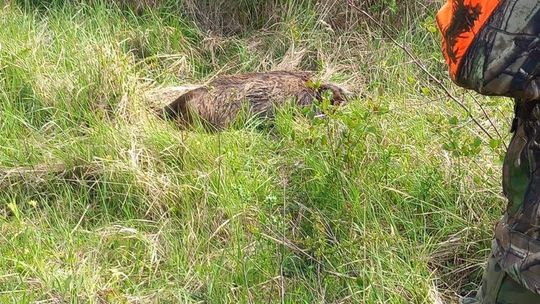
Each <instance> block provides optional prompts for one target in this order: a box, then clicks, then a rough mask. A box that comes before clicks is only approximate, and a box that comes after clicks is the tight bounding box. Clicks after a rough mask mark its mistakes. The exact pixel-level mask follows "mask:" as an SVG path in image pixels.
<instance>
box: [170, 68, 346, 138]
mask: <svg viewBox="0 0 540 304" xmlns="http://www.w3.org/2000/svg"><path fill="white" fill-rule="evenodd" d="M326 90H330V91H331V92H332V95H331V96H332V100H331V102H332V104H334V105H339V104H342V103H344V102H345V94H344V92H343V90H342V89H341V88H339V87H337V86H335V85H331V84H323V85H320V86H318V87H317V88H316V87H315V85H314V83H313V81H312V79H311V74H310V73H307V72H286V71H276V72H266V73H249V74H239V75H233V76H221V77H218V78H217V79H215V80H213V81H211V82H210V83H209V84H208V85H206V86H203V87H199V88H197V89H194V90H191V91H189V92H187V93H185V94H182V95H181V96H180V97H178V98H177V99H176V100H175V101H173V102H172V103H170V104H169V105H167V106H166V107H165V108H164V109H163V111H162V113H161V114H162V115H163V116H164V118H169V119H177V120H178V121H179V122H180V123H181V124H182V125H189V124H191V123H193V118H194V117H195V115H196V116H198V117H200V118H201V120H202V121H203V122H204V123H205V124H209V125H210V126H211V127H213V128H216V129H221V128H225V127H227V126H228V125H229V124H230V123H231V122H233V121H234V119H235V118H236V117H237V116H238V114H239V112H240V111H241V110H242V109H243V108H245V109H247V110H249V113H251V114H254V115H257V116H259V117H272V116H273V115H274V109H275V107H276V106H280V105H283V104H285V102H286V101H287V100H289V99H292V100H294V102H295V103H296V104H297V105H299V106H306V105H309V104H311V103H312V102H313V101H314V100H319V101H320V100H321V99H322V94H323V92H324V91H326ZM194 114H195V115H194Z"/></svg>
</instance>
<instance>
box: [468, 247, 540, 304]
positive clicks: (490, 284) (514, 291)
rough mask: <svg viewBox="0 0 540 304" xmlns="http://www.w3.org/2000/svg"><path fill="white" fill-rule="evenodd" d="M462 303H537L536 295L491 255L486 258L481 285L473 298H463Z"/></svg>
mask: <svg viewBox="0 0 540 304" xmlns="http://www.w3.org/2000/svg"><path fill="white" fill-rule="evenodd" d="M461 303H462V304H538V303H540V295H537V294H535V293H533V292H531V291H530V290H528V289H527V288H525V287H523V286H522V285H521V284H519V283H518V282H516V281H515V280H513V279H512V278H511V277H510V276H509V275H507V274H506V273H505V272H504V271H503V270H502V269H501V267H500V266H499V264H497V261H496V260H495V258H494V257H493V256H491V257H490V258H489V259H488V262H487V265H486V269H485V271H484V277H483V278H482V286H481V287H480V290H479V291H478V294H477V295H476V297H475V298H464V299H462V300H461Z"/></svg>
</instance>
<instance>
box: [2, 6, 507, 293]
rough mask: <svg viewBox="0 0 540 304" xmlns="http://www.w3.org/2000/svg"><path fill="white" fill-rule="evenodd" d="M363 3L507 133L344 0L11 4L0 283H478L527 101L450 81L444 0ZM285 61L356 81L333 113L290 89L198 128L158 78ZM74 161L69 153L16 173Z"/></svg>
mask: <svg viewBox="0 0 540 304" xmlns="http://www.w3.org/2000/svg"><path fill="white" fill-rule="evenodd" d="M359 5H361V6H362V8H364V9H366V10H368V11H369V12H370V13H371V14H373V15H374V16H376V18H378V19H380V20H381V21H383V23H384V24H385V25H386V26H388V28H389V30H390V31H391V33H392V34H393V35H394V37H395V38H396V39H397V40H398V41H399V42H400V43H402V44H404V45H405V46H406V47H407V48H408V49H410V50H411V51H412V52H413V53H414V54H416V56H417V57H418V60H419V61H420V62H421V63H422V64H423V65H425V66H426V67H427V68H428V69H429V70H430V71H431V72H432V73H433V74H434V75H436V76H437V77H439V78H440V79H442V80H443V83H444V84H445V85H446V86H447V87H448V88H450V90H451V91H452V93H453V94H455V95H456V96H458V97H459V98H460V100H462V102H463V103H464V104H465V105H466V106H467V107H468V108H469V109H470V111H471V115H472V116H473V117H475V118H476V119H478V120H479V121H480V123H481V125H482V126H483V127H484V128H485V129H486V130H488V133H489V134H488V135H486V134H484V133H483V132H481V131H480V129H479V128H478V126H476V125H475V124H473V123H472V122H471V119H470V116H469V115H468V114H467V113H465V112H464V111H463V110H462V109H461V108H460V107H459V106H457V105H456V104H455V103H453V102H452V101H451V100H449V98H448V97H447V96H446V95H445V93H444V92H442V90H441V88H440V87H438V86H437V85H435V84H434V83H433V81H431V80H430V79H429V78H428V77H427V76H426V75H425V74H424V73H422V72H421V71H420V70H419V69H418V68H417V66H415V65H414V64H413V62H412V60H411V58H408V57H407V56H406V55H405V54H404V52H403V51H402V50H401V49H400V48H399V47H397V46H396V45H395V44H393V43H391V42H389V41H388V39H386V37H385V36H384V35H383V34H382V33H381V32H380V29H379V28H378V27H377V26H375V25H374V24H372V23H370V22H367V21H366V20H365V18H364V17H362V16H361V15H360V14H359V13H357V12H355V11H353V10H351V8H350V7H348V6H347V5H346V3H344V1H332V0H326V1H320V2H314V1H305V0H280V1H247V0H244V1H191V0H185V1H163V2H161V1H159V2H158V1H148V2H131V1H125V2H112V1H108V2H107V1H29V0H26V1H24V0H20V1H4V2H0V7H1V8H2V10H1V11H0V166H1V167H2V169H1V172H2V173H0V177H2V179H0V186H1V187H2V190H1V191H0V301H2V302H17V303H33V302H36V301H53V302H71V303H78V302H81V303H88V302H90V303H106V302H109V303H132V302H133V303H191V302H194V303H239V302H240V303H266V302H272V303H273V302H282V303H432V302H434V301H435V300H437V299H442V303H453V302H454V301H455V300H456V298H457V296H458V295H463V294H466V293H467V292H469V291H470V290H474V289H475V288H476V284H477V283H478V282H479V279H480V275H481V268H482V266H483V263H484V259H485V257H486V256H487V255H488V253H489V243H490V238H491V229H492V225H493V223H494V221H495V220H496V219H497V218H498V216H499V215H500V214H501V211H502V208H503V206H504V200H503V198H502V197H501V194H500V193H501V189H500V181H499V180H500V178H499V176H500V165H501V158H502V155H503V152H504V145H505V143H506V142H507V141H508V134H507V130H508V121H509V119H510V116H511V102H510V101H509V100H505V99H495V98H483V97H479V96H475V95H471V94H470V93H467V92H464V91H462V90H460V89H458V88H456V87H455V86H453V85H452V84H451V83H450V82H449V81H448V80H447V78H448V77H447V73H446V67H445V65H444V62H443V60H442V57H441V55H440V52H439V43H438V34H437V32H436V28H435V23H434V14H435V12H436V9H437V7H436V6H434V5H425V3H423V2H421V1H404V2H403V3H401V2H399V3H398V2H396V1H393V0H389V1H386V0H385V1H375V0H374V1H363V2H361V3H359ZM272 69H309V70H313V71H315V72H316V73H317V75H318V78H320V79H321V80H323V81H331V82H335V83H338V84H340V85H342V86H344V87H345V88H347V89H348V90H349V91H351V92H353V93H354V98H353V100H352V101H351V103H350V104H349V105H347V106H345V107H342V108H339V109H335V111H329V112H330V113H331V114H329V115H327V117H325V118H323V119H321V118H317V117H315V115H312V114H313V113H310V110H300V109H295V108H292V107H290V108H285V109H281V110H280V111H279V113H278V115H277V118H276V120H275V122H274V123H273V124H267V123H265V122H261V121H257V120H253V119H245V120H242V121H239V122H238V123H237V124H235V126H233V127H232V128H230V129H229V130H226V131H224V132H219V133H208V132H205V131H204V130H202V129H200V128H198V129H197V128H196V129H194V130H189V131H180V130H178V128H176V126H174V125H173V124H169V123H165V122H163V121H161V120H159V119H158V118H156V117H155V116H154V115H153V111H152V108H151V105H149V104H148V103H147V102H146V100H145V98H144V96H145V93H146V92H148V91H149V90H151V89H153V88H156V87H159V86H167V85H178V84H185V83H197V82H203V81H205V80H207V79H210V78H212V77H214V76H215V75H219V74H225V73H237V72H247V71H267V70H272ZM58 163H62V164H66V166H67V168H66V173H64V174H39V176H38V174H36V176H34V177H29V176H27V175H24V174H22V173H21V174H20V176H19V175H17V174H13V172H15V173H17V172H21V170H22V169H21V168H34V169H36V168H45V169H43V170H42V171H45V172H47V169H46V168H49V167H51V166H53V165H54V164H58ZM38 171H39V170H38ZM9 172H11V173H9ZM81 172H82V173H81ZM7 173H9V174H7ZM6 176H9V177H10V178H6Z"/></svg>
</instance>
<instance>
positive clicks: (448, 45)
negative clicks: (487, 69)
mask: <svg viewBox="0 0 540 304" xmlns="http://www.w3.org/2000/svg"><path fill="white" fill-rule="evenodd" d="M500 2H501V0H448V2H447V3H446V4H445V5H444V6H443V7H442V8H441V9H440V10H439V12H438V13H437V25H438V27H439V30H440V32H441V34H442V38H443V39H442V40H443V41H442V46H443V55H444V58H445V59H446V62H447V63H448V66H449V68H450V75H451V77H452V79H454V80H456V77H457V74H458V72H459V68H460V65H461V63H462V59H463V56H465V54H466V53H467V50H468V49H469V47H470V46H471V44H472V43H473V41H474V38H475V36H476V35H477V33H479V32H480V30H481V29H482V27H483V26H484V25H485V24H486V23H487V21H488V19H489V17H490V16H491V15H492V13H493V11H494V10H495V9H496V8H497V5H499V3H500Z"/></svg>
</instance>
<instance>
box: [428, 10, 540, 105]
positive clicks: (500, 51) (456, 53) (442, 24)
mask: <svg viewBox="0 0 540 304" xmlns="http://www.w3.org/2000/svg"><path fill="white" fill-rule="evenodd" d="M437 23H438V26H439V29H440V31H441V34H442V37H443V54H444V56H445V59H446V62H447V63H448V65H449V67H450V75H451V76H452V79H453V80H454V82H456V83H457V84H458V85H460V86H462V87H465V88H468V89H473V90H475V91H477V92H479V93H481V94H485V95H500V96H509V97H516V98H520V99H524V100H535V99H540V77H539V76H540V1H538V0H448V3H447V4H446V5H445V6H444V7H443V8H442V9H441V10H440V11H439V13H438V14H437Z"/></svg>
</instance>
